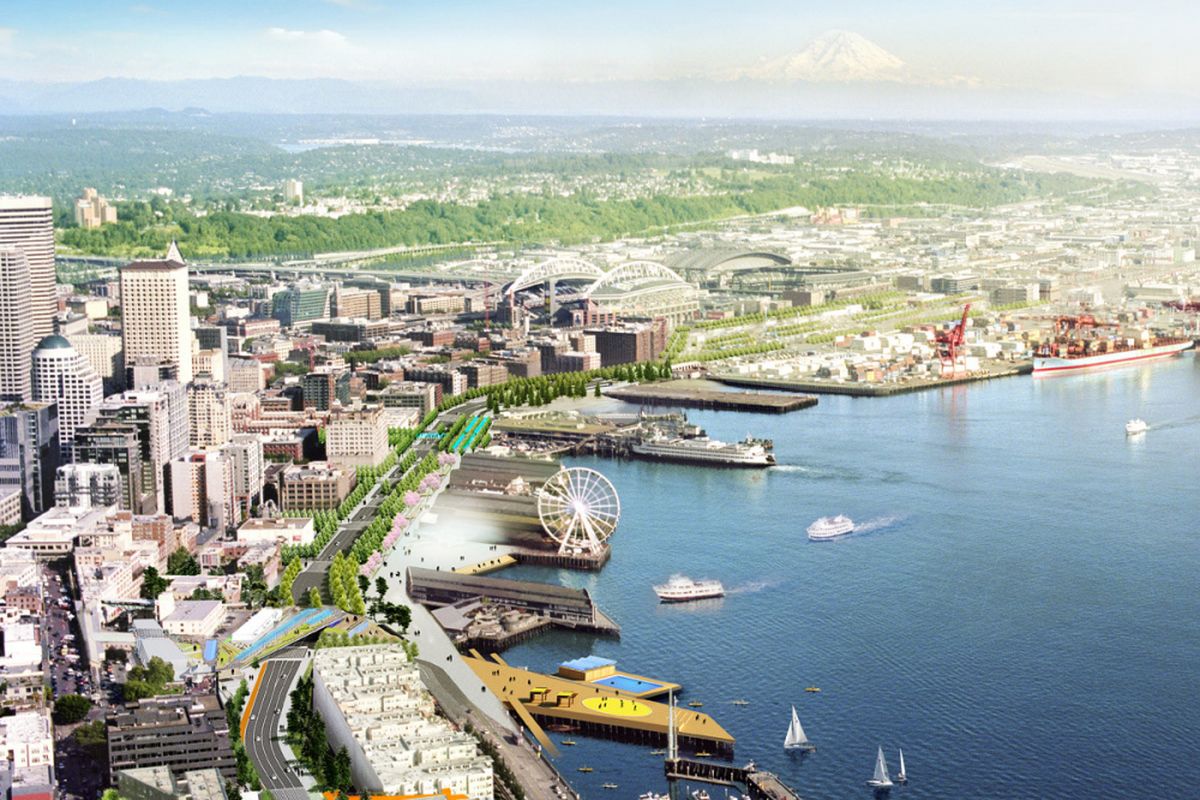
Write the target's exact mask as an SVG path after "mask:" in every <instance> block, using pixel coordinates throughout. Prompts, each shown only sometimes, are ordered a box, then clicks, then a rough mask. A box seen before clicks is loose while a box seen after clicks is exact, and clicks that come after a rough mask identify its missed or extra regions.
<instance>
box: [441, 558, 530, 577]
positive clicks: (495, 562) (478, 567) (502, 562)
mask: <svg viewBox="0 0 1200 800" xmlns="http://www.w3.org/2000/svg"><path fill="white" fill-rule="evenodd" d="M517 563H518V562H517V559H515V558H513V557H512V556H510V555H508V554H505V555H502V556H497V557H496V558H489V559H488V560H487V561H480V562H479V563H478V564H470V565H468V566H465V567H459V568H458V569H456V570H454V571H455V572H457V573H458V574H459V575H486V574H488V573H489V572H495V571H496V570H499V569H504V568H505V567H511V566H513V565H514V564H517Z"/></svg>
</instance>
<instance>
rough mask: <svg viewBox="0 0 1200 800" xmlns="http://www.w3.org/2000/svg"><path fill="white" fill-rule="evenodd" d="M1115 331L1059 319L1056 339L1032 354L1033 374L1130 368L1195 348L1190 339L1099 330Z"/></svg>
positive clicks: (1083, 320) (1092, 322)
mask: <svg viewBox="0 0 1200 800" xmlns="http://www.w3.org/2000/svg"><path fill="white" fill-rule="evenodd" d="M1102 327H1113V323H1103V322H1098V321H1096V319H1095V318H1094V317H1091V316H1088V315H1082V316H1078V317H1059V318H1058V319H1057V320H1056V322H1055V333H1056V335H1055V338H1054V339H1053V340H1050V341H1046V342H1043V343H1042V344H1040V345H1038V347H1037V348H1036V349H1035V350H1034V354H1033V372H1034V374H1035V375H1037V374H1047V373H1055V372H1066V371H1068V370H1079V369H1091V368H1094V367H1106V366H1111V365H1114V364H1129V363H1133V362H1135V361H1145V360H1147V359H1152V358H1169V357H1171V356H1174V355H1177V354H1178V353H1181V352H1183V351H1184V350H1187V349H1189V348H1191V347H1192V345H1193V342H1192V340H1191V339H1187V338H1182V337H1172V336H1155V335H1154V334H1153V333H1151V332H1150V331H1149V330H1145V329H1143V330H1139V331H1137V335H1136V336H1112V337H1109V336H1102V335H1098V334H1097V329H1098V328H1102Z"/></svg>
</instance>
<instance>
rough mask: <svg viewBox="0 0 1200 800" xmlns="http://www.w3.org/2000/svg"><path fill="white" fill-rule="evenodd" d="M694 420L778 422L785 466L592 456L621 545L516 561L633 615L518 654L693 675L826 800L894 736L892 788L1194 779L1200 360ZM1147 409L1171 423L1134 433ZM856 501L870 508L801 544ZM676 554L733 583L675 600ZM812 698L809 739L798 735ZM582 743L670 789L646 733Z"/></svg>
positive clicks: (578, 756) (963, 792)
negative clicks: (710, 593)
mask: <svg viewBox="0 0 1200 800" xmlns="http://www.w3.org/2000/svg"><path fill="white" fill-rule="evenodd" d="M689 416H690V417H691V418H692V419H693V420H695V421H697V422H699V423H700V424H702V425H703V426H704V427H706V428H707V429H708V431H709V433H710V434H711V435H713V436H715V437H719V438H724V439H730V438H738V437H742V436H745V435H746V434H747V433H754V434H755V435H762V436H770V437H773V438H774V439H775V446H776V455H777V457H778V459H779V461H780V463H781V465H783V466H780V467H778V468H774V469H771V470H767V471H761V472H738V471H727V470H711V469H703V468H693V467H686V466H678V465H663V464H651V463H644V462H618V461H614V460H609V459H579V460H578V463H583V464H588V465H591V466H595V467H596V468H598V469H600V470H601V471H603V472H604V473H605V474H606V475H607V476H609V478H610V479H611V480H612V481H613V483H614V484H615V485H616V487H617V489H618V491H619V492H620V495H621V500H622V506H623V515H622V519H621V524H620V527H619V529H618V531H617V534H616V535H615V536H614V538H613V542H612V543H613V551H614V554H613V558H612V561H611V562H610V563H609V564H608V566H607V567H605V569H604V570H603V572H601V573H599V574H594V575H591V574H580V573H571V572H566V571H561V572H560V571H557V570H550V569H537V568H529V567H521V568H517V569H513V570H509V571H506V572H505V573H504V575H505V577H510V576H511V577H527V578H535V579H538V580H547V581H553V582H560V583H563V584H565V585H570V586H579V587H586V588H587V589H588V590H590V591H591V592H592V593H593V595H594V596H595V597H596V598H597V600H598V601H599V603H600V605H601V607H602V608H603V609H604V610H605V611H606V612H608V613H609V614H610V615H611V616H613V617H614V618H615V619H616V620H617V621H618V622H619V623H620V624H621V625H622V627H623V635H622V637H621V640H620V641H610V640H604V639H594V638H592V637H586V636H578V635H570V634H552V635H548V636H545V637H542V638H540V639H536V640H534V641H531V642H529V643H526V644H525V645H522V646H520V647H518V648H515V649H513V650H511V651H509V652H508V653H507V654H506V658H507V659H508V660H509V662H510V663H513V664H516V665H522V666H529V667H531V668H533V669H542V670H547V671H552V670H553V669H554V668H555V667H556V665H557V664H558V663H559V662H560V661H563V660H567V659H570V658H575V657H578V656H582V655H587V654H589V653H594V654H597V655H601V656H605V657H609V658H615V659H617V662H618V667H619V668H623V669H625V670H628V671H630V672H635V673H639V674H642V675H647V676H650V677H661V678H664V679H669V680H674V681H678V682H680V683H682V684H683V685H684V688H685V692H684V694H683V696H682V700H683V701H684V702H686V701H690V700H700V701H702V702H703V703H704V709H703V710H704V711H705V712H708V713H710V714H712V715H713V716H714V717H715V718H716V719H717V721H718V722H720V723H721V724H722V725H723V726H725V727H726V729H728V730H729V731H730V732H731V733H732V734H734V735H735V736H736V737H737V760H738V761H739V762H743V761H745V760H749V759H754V760H756V761H757V762H758V763H759V764H760V765H763V766H764V767H765V768H768V769H771V770H774V771H776V772H778V773H779V774H780V775H781V777H783V778H784V779H785V780H786V781H787V782H789V783H790V784H791V785H793V786H794V787H795V788H796V789H797V790H798V791H800V793H801V794H802V795H804V797H805V798H806V800H812V798H843V797H868V796H869V793H868V790H867V788H866V787H865V786H864V783H863V782H864V781H865V780H866V778H868V777H869V776H870V773H871V769H872V764H873V757H874V753H875V748H876V745H879V744H882V745H883V746H884V748H885V751H886V752H887V755H888V759H889V762H890V763H891V765H892V768H893V770H894V769H895V761H896V748H897V747H903V748H904V753H905V760H906V762H907V765H908V772H909V775H910V778H911V782H910V783H909V785H908V786H907V787H905V788H899V789H896V790H894V791H893V792H892V797H893V798H947V800H949V799H951V798H953V800H959V799H960V798H1022V799H1024V798H1109V797H1112V798H1138V797H1146V798H1185V797H1197V796H1200V744H1198V742H1200V701H1198V700H1197V691H1198V690H1200V668H1198V663H1200V592H1198V591H1197V590H1198V588H1200V579H1198V577H1197V569H1198V567H1200V520H1198V518H1197V517H1198V515H1197V509H1198V508H1200V503H1198V502H1197V498H1198V496H1200V494H1198V492H1200V361H1197V360H1196V359H1194V358H1193V357H1192V356H1190V355H1189V356H1187V357H1185V358H1182V359H1178V360H1174V361H1171V362H1164V363H1160V364H1155V365H1148V366H1144V367H1132V368H1125V369H1118V370H1112V371H1107V372H1102V373H1096V374H1091V375H1076V376H1070V377H1055V378H1049V379H1038V380H1034V379H1032V378H1027V377H1026V378H1010V379H1006V380H1000V381H993V382H990V383H983V384H977V385H974V386H969V387H957V388H952V389H946V390H943V391H936V392H926V393H919V394H911V395H905V396H901V397H895V398H888V399H854V398H839V397H822V398H821V402H820V404H819V405H818V406H817V407H816V408H813V409H810V410H806V411H801V412H797V413H793V414H790V415H786V416H782V417H774V416H767V415H743V414H735V413H728V412H725V413H719V412H706V413H701V412H691V413H690V415H689ZM1134 416H1141V417H1144V418H1145V419H1146V420H1147V421H1149V422H1150V423H1151V430H1150V431H1149V433H1147V434H1146V435H1145V436H1144V437H1142V438H1141V439H1140V440H1136V441H1134V440H1130V441H1127V440H1126V437H1125V434H1124V430H1123V425H1124V423H1125V421H1126V420H1127V419H1129V418H1130V417H1134ZM836 513H845V514H848V515H850V516H851V517H853V518H854V519H855V520H856V521H859V522H869V521H870V522H873V525H875V526H876V529H875V530H874V531H872V532H869V533H864V534H859V535H855V536H852V537H850V538H847V539H844V540H842V541H838V542H833V543H822V544H816V543H809V542H807V541H806V539H805V536H804V529H805V527H807V526H808V524H809V523H810V522H812V521H813V520H814V519H815V518H817V517H819V516H823V515H827V514H836ZM673 572H684V573H686V574H689V575H691V576H692V577H697V578H699V577H712V578H719V579H720V580H722V581H724V583H725V586H726V587H727V589H729V590H730V593H729V596H728V597H726V598H724V599H723V600H720V601H711V602H709V603H707V604H697V605H695V606H693V607H680V606H660V605H659V604H658V602H657V600H656V598H655V596H654V594H653V592H652V590H651V588H650V587H651V585H652V584H654V583H656V582H661V581H662V580H664V579H666V578H667V577H668V576H669V575H670V574H671V573H673ZM809 685H816V686H819V687H821V688H822V690H823V691H822V693H821V694H819V695H813V694H805V693H804V691H803V688H804V687H806V686H809ZM738 698H745V699H747V700H749V701H751V705H749V706H734V705H732V704H731V703H730V701H732V700H734V699H738ZM792 703H795V704H796V706H797V708H798V710H799V713H800V718H801V721H802V722H803V724H804V727H805V729H806V730H807V732H808V734H809V736H810V737H811V738H812V739H813V740H814V741H815V742H816V744H817V746H818V749H817V751H816V752H815V753H812V754H811V755H808V756H805V757H793V756H791V755H790V754H787V753H785V752H784V751H783V748H782V741H783V736H784V733H785V731H786V729H787V720H788V713H789V712H788V706H789V705H790V704H792ZM555 736H556V737H557V738H562V737H561V736H559V735H557V734H555ZM575 738H576V739H577V740H578V742H579V745H578V746H576V747H567V748H563V755H562V757H561V758H560V760H559V762H558V763H559V765H560V768H561V769H562V771H563V773H564V774H565V775H566V776H567V778H568V779H569V780H571V781H572V782H574V783H575V785H576V786H577V787H578V788H579V789H580V790H581V792H582V793H583V794H584V796H585V797H589V798H590V797H618V796H619V797H622V798H631V797H634V796H636V794H637V793H640V792H643V791H646V790H648V789H656V790H662V789H665V785H666V781H665V779H664V778H663V777H662V764H661V760H660V759H658V758H656V757H654V756H651V755H650V754H649V750H648V748H639V747H635V746H632V745H624V744H618V743H614V742H606V741H601V740H597V739H591V738H587V737H583V736H577V737H575ZM582 764H587V765H590V766H592V767H594V768H595V772H593V773H591V774H590V775H584V774H580V773H578V772H577V771H576V768H577V767H578V766H580V765H582ZM606 781H613V782H616V783H618V784H620V790H619V791H616V792H612V791H609V792H605V791H604V790H603V789H602V788H601V784H602V783H604V782H606ZM720 796H722V792H721V791H720V790H718V791H716V792H714V797H720Z"/></svg>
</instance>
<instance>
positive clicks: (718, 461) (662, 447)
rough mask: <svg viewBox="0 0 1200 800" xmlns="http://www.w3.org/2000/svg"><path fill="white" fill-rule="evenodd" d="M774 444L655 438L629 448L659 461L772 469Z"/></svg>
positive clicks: (756, 441)
mask: <svg viewBox="0 0 1200 800" xmlns="http://www.w3.org/2000/svg"><path fill="white" fill-rule="evenodd" d="M772 448H773V444H772V443H771V442H769V441H767V440H760V439H754V438H752V437H750V436H747V437H746V439H745V440H744V441H741V442H733V443H728V442H721V441H718V440H716V439H709V438H708V437H707V436H697V437H694V438H685V437H669V436H652V437H650V438H648V439H643V440H642V441H640V442H636V443H635V444H633V445H632V446H631V447H630V450H631V452H633V454H634V455H638V456H642V457H643V458H652V459H657V460H660V461H679V462H682V463H688V464H712V465H714V466H719V467H770V466H772V465H774V464H775V454H774V453H772V452H771V449H772Z"/></svg>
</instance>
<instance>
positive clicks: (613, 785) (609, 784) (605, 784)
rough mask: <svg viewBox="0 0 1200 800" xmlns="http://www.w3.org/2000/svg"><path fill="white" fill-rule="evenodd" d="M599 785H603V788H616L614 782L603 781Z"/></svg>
mask: <svg viewBox="0 0 1200 800" xmlns="http://www.w3.org/2000/svg"><path fill="white" fill-rule="evenodd" d="M601 786H603V787H604V788H605V789H616V788H617V785H616V784H615V783H604V784H601Z"/></svg>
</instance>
